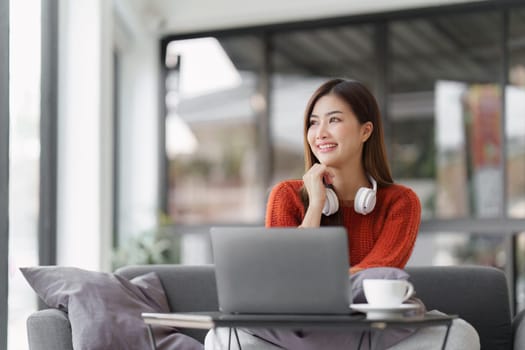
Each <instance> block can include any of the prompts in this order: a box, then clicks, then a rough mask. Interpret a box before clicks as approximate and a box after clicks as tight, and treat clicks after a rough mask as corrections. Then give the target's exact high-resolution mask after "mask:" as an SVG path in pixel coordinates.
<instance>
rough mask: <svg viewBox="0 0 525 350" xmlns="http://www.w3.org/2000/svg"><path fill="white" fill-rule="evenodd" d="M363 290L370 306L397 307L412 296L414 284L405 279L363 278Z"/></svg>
mask: <svg viewBox="0 0 525 350" xmlns="http://www.w3.org/2000/svg"><path fill="white" fill-rule="evenodd" d="M363 291H364V292H365V297H366V300H367V302H368V304H369V305H370V306H375V307H397V306H400V305H401V304H403V302H404V301H406V300H407V299H408V298H410V297H411V296H412V294H413V293H414V286H413V285H412V283H410V282H408V281H405V280H388V279H365V280H364V281H363Z"/></svg>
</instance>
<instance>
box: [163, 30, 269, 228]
mask: <svg viewBox="0 0 525 350" xmlns="http://www.w3.org/2000/svg"><path fill="white" fill-rule="evenodd" d="M263 57H264V55H263V46H262V43H261V41H260V40H258V39H257V38H254V37H249V36H246V37H235V38H226V39H220V40H217V39H215V38H211V37H210V38H199V39H191V40H180V41H173V42H171V43H170V44H169V45H168V49H167V57H166V66H167V67H168V69H169V73H168V76H167V79H166V88H167V96H166V105H167V111H168V115H167V118H166V150H167V154H168V158H169V199H168V201H169V216H170V218H171V219H172V220H173V221H174V222H175V224H190V225H194V224H217V223H228V222H230V223H253V222H262V220H263V214H264V191H263V190H262V185H261V184H260V180H259V178H258V175H257V169H256V165H257V162H258V159H257V129H256V125H257V123H258V121H257V118H258V111H259V110H260V106H261V104H264V103H266V101H264V99H263V98H261V95H260V94H259V92H258V84H259V74H260V71H261V69H262V58H263Z"/></svg>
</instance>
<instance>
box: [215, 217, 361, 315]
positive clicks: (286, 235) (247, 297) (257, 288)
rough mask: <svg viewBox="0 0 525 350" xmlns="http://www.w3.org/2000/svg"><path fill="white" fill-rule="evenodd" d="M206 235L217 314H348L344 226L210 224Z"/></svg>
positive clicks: (348, 286) (347, 278)
mask: <svg viewBox="0 0 525 350" xmlns="http://www.w3.org/2000/svg"><path fill="white" fill-rule="evenodd" d="M210 233H211V244H212V251H213V256H214V263H215V276H216V279H217V293H218V299H219V308H220V310H221V311H222V312H225V313H257V314H260V313H263V314H265V313H266V314H349V313H350V312H351V310H350V301H351V300H352V299H351V295H350V293H351V288H350V280H349V276H348V268H349V259H348V245H347V236H346V230H345V229H344V228H343V227H322V228H315V229H306V228H264V227H213V228H212V229H211V232H210Z"/></svg>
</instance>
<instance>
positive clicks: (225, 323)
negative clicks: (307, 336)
mask: <svg viewBox="0 0 525 350" xmlns="http://www.w3.org/2000/svg"><path fill="white" fill-rule="evenodd" d="M142 318H143V319H144V322H145V323H146V324H149V325H155V324H156V325H163V326H173V327H179V328H199V329H211V328H216V327H245V328H250V327H252V328H277V327H279V328H297V327H300V328H326V327H330V328H334V327H335V328H339V327H343V328H344V327H356V326H361V327H371V328H379V329H383V328H386V327H388V326H399V325H408V324H410V325H411V326H413V327H428V326H432V325H441V324H443V325H446V324H449V323H450V322H451V321H452V320H453V319H455V318H457V315H437V314H436V315H433V314H425V315H421V316H405V317H398V318H388V319H373V320H370V319H367V318H366V315H364V314H361V313H352V314H342V315H299V314H294V315H288V314H226V313H221V312H219V311H203V312H176V313H143V314H142Z"/></svg>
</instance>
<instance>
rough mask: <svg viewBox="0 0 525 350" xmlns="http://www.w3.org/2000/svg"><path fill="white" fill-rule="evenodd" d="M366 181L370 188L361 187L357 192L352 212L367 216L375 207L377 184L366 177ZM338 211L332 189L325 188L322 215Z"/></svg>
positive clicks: (371, 178) (337, 201)
mask: <svg viewBox="0 0 525 350" xmlns="http://www.w3.org/2000/svg"><path fill="white" fill-rule="evenodd" d="M367 176H368V179H369V180H370V182H371V183H372V188H371V189H370V188H368V187H361V188H359V190H357V193H356V195H355V199H354V210H355V211H356V213H359V214H363V215H366V214H369V213H371V212H372V210H374V207H375V206H376V193H377V182H376V180H375V179H374V178H373V177H372V176H370V175H368V174H367ZM338 210H339V199H338V198H337V195H336V194H335V191H334V190H333V189H332V188H329V187H327V188H326V200H325V202H324V207H323V214H324V215H326V216H330V215H333V214H335V213H337V211H338Z"/></svg>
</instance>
